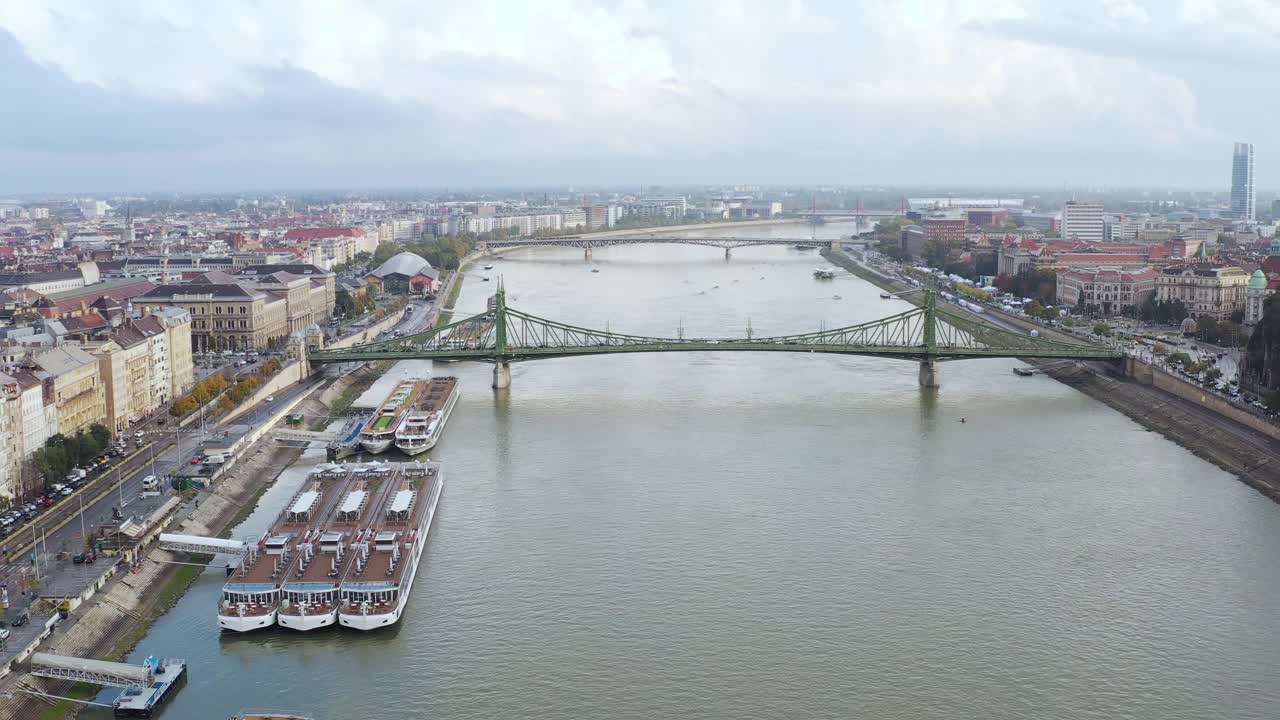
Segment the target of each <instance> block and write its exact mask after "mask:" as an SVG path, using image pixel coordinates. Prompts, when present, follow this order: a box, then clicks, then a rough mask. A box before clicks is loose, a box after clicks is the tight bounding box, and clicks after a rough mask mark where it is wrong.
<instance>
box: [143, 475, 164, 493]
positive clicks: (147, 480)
mask: <svg viewBox="0 0 1280 720" xmlns="http://www.w3.org/2000/svg"><path fill="white" fill-rule="evenodd" d="M142 492H143V494H144V495H145V494H148V493H156V494H158V493H159V492H160V480H159V479H158V478H157V477H156V476H155V475H148V476H146V477H144V478H142Z"/></svg>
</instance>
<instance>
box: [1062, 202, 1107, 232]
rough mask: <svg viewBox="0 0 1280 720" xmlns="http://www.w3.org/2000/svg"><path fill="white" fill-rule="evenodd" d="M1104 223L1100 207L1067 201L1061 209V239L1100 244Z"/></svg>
mask: <svg viewBox="0 0 1280 720" xmlns="http://www.w3.org/2000/svg"><path fill="white" fill-rule="evenodd" d="M1104 229H1105V221H1104V220H1103V213H1102V206H1101V205H1097V204H1094V203H1085V202H1076V201H1075V200H1068V201H1067V203H1066V205H1063V207H1062V237H1063V238H1065V239H1067V240H1083V241H1084V242H1102V241H1103V240H1104V239H1105V237H1104Z"/></svg>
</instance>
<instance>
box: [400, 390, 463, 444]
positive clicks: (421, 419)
mask: <svg viewBox="0 0 1280 720" xmlns="http://www.w3.org/2000/svg"><path fill="white" fill-rule="evenodd" d="M457 403H458V378H456V377H438V378H432V379H431V382H430V383H428V384H427V387H426V389H424V390H423V391H422V392H421V393H420V394H419V396H418V401H417V402H416V403H415V404H414V406H413V407H412V408H410V409H409V412H408V415H407V416H406V417H405V419H404V422H402V423H400V427H399V429H397V430H396V447H397V448H399V449H400V451H401V452H404V453H406V454H408V455H417V454H419V453H424V452H426V451H428V450H430V449H431V448H433V447H435V446H436V443H437V442H439V441H440V435H441V434H442V433H443V432H444V426H445V423H447V422H449V416H450V415H451V414H452V413H453V407H454V405H456V404H457Z"/></svg>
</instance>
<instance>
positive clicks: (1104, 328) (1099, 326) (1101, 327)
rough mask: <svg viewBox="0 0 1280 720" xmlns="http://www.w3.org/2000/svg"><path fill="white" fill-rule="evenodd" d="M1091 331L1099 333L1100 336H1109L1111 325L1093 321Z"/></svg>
mask: <svg viewBox="0 0 1280 720" xmlns="http://www.w3.org/2000/svg"><path fill="white" fill-rule="evenodd" d="M1093 332H1094V333H1096V334H1098V335H1101V336H1102V337H1111V335H1112V332H1111V326H1110V325H1108V324H1106V323H1104V322H1100V323H1094V324H1093Z"/></svg>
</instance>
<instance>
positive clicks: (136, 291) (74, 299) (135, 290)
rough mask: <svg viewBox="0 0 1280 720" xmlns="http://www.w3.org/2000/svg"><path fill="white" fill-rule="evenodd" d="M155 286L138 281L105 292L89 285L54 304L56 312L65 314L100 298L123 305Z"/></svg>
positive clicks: (144, 281)
mask: <svg viewBox="0 0 1280 720" xmlns="http://www.w3.org/2000/svg"><path fill="white" fill-rule="evenodd" d="M155 286H156V284H155V283H153V282H150V281H148V280H139V281H138V282H134V283H129V284H128V285H120V286H117V287H113V288H110V289H107V290H103V289H100V288H94V286H92V285H90V286H88V287H86V288H84V290H85V292H82V293H76V294H75V295H70V296H67V297H60V298H58V299H57V300H55V301H54V302H55V304H56V305H57V308H58V311H59V312H64V313H65V312H71V311H72V310H79V309H80V303H84V304H85V305H92V304H93V303H94V301H95V300H97V299H98V298H101V297H109V298H111V299H112V300H115V301H117V302H120V303H123V302H124V301H125V300H128V299H130V298H135V297H138V296H139V295H141V294H143V293H145V292H147V291H148V290H150V289H151V288H153V287H155Z"/></svg>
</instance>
